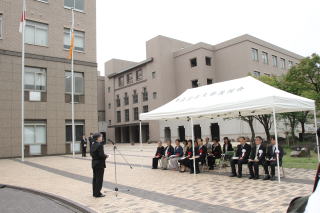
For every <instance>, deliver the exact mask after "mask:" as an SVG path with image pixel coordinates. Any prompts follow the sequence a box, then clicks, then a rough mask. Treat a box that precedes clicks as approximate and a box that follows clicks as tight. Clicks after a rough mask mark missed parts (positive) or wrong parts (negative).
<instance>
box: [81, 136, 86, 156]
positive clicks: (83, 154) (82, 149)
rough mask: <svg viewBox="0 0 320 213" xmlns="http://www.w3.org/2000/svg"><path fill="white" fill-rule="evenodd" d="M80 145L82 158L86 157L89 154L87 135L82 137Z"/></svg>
mask: <svg viewBox="0 0 320 213" xmlns="http://www.w3.org/2000/svg"><path fill="white" fill-rule="evenodd" d="M80 145H81V151H82V157H86V153H87V138H86V136H85V135H83V136H82V138H81V142H80Z"/></svg>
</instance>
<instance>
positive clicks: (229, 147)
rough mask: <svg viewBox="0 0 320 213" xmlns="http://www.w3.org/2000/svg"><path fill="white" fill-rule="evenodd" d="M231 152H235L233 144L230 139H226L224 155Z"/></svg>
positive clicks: (224, 139)
mask: <svg viewBox="0 0 320 213" xmlns="http://www.w3.org/2000/svg"><path fill="white" fill-rule="evenodd" d="M230 151H233V148H232V144H231V142H230V140H229V138H228V137H224V138H223V154H226V152H230Z"/></svg>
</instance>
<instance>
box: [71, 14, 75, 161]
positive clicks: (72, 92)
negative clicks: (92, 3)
mask: <svg viewBox="0 0 320 213" xmlns="http://www.w3.org/2000/svg"><path fill="white" fill-rule="evenodd" d="M73 9H74V8H72V10H71V11H72V25H71V33H70V41H71V40H72V39H73V38H72V36H73V31H74V11H73ZM70 45H72V44H70ZM70 48H72V50H71V51H72V52H71V122H72V156H73V158H74V157H75V150H74V148H75V126H74V71H73V64H74V63H73V47H71V46H70Z"/></svg>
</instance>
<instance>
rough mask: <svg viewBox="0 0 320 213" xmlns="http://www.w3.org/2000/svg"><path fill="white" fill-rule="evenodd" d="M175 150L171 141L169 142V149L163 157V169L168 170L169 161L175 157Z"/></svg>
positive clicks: (165, 150) (166, 149)
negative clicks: (172, 156)
mask: <svg viewBox="0 0 320 213" xmlns="http://www.w3.org/2000/svg"><path fill="white" fill-rule="evenodd" d="M173 153H174V149H173V146H171V141H170V140H167V147H166V148H165V149H164V155H163V156H162V157H161V168H162V169H167V168H168V160H169V157H170V156H171V155H173Z"/></svg>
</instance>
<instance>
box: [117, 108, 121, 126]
mask: <svg viewBox="0 0 320 213" xmlns="http://www.w3.org/2000/svg"><path fill="white" fill-rule="evenodd" d="M117 122H118V123H120V122H121V111H117Z"/></svg>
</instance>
